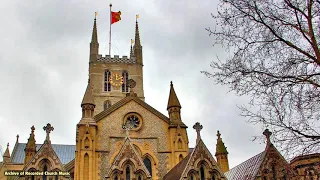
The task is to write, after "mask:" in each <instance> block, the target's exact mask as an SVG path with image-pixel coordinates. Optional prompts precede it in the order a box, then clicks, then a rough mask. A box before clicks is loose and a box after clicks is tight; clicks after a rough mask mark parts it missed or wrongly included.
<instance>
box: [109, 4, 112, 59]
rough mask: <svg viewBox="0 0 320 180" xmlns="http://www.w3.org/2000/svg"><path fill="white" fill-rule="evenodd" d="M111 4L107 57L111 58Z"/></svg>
mask: <svg viewBox="0 0 320 180" xmlns="http://www.w3.org/2000/svg"><path fill="white" fill-rule="evenodd" d="M111 7H112V4H111V3H110V32H109V55H110V56H111V22H112V14H111Z"/></svg>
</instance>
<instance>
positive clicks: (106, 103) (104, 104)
mask: <svg viewBox="0 0 320 180" xmlns="http://www.w3.org/2000/svg"><path fill="white" fill-rule="evenodd" d="M110 106H111V101H109V100H106V101H105V102H104V103H103V110H106V109H108V108H109V107H110Z"/></svg>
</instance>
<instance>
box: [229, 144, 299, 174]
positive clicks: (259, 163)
mask: <svg viewBox="0 0 320 180" xmlns="http://www.w3.org/2000/svg"><path fill="white" fill-rule="evenodd" d="M270 155H271V156H272V157H276V158H277V159H278V160H280V162H282V163H283V165H284V166H286V169H287V170H288V171H289V172H290V174H295V172H294V171H293V170H292V169H291V167H290V165H289V164H288V162H287V161H286V159H285V158H284V157H283V156H282V155H281V154H280V152H279V151H278V150H277V149H276V148H275V147H274V145H273V144H272V143H270V144H269V145H267V147H266V149H265V150H264V151H263V152H261V153H259V154H257V155H255V156H253V157H252V158H250V159H248V160H246V161H245V162H243V163H241V164H239V165H238V166H236V167H234V168H232V169H231V170H230V171H228V172H226V173H225V175H226V177H227V178H228V180H238V179H244V180H254V179H256V176H257V175H259V174H258V172H259V170H260V169H261V168H262V167H263V166H264V164H265V163H267V161H266V159H268V158H269V156H270ZM275 155H276V156H275Z"/></svg>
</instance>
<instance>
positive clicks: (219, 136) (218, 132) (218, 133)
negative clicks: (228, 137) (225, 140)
mask: <svg viewBox="0 0 320 180" xmlns="http://www.w3.org/2000/svg"><path fill="white" fill-rule="evenodd" d="M217 136H218V139H221V134H220V131H217Z"/></svg>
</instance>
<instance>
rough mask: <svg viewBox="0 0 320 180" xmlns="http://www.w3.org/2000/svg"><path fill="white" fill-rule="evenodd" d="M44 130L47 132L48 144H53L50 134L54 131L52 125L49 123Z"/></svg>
mask: <svg viewBox="0 0 320 180" xmlns="http://www.w3.org/2000/svg"><path fill="white" fill-rule="evenodd" d="M43 130H44V131H45V132H46V134H47V135H46V140H45V141H47V142H48V143H51V141H50V132H51V131H53V130H54V128H53V126H51V124H50V123H48V124H47V125H46V126H44V127H43Z"/></svg>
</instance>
